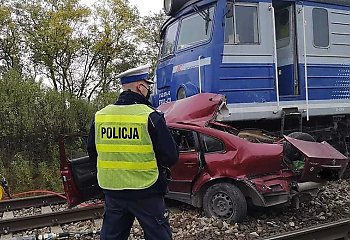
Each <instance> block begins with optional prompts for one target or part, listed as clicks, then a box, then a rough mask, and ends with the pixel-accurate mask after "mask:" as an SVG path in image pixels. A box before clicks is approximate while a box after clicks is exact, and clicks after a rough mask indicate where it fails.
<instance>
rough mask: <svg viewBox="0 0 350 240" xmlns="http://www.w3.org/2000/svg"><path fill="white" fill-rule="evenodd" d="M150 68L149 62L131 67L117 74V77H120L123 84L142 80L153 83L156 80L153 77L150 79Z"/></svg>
mask: <svg viewBox="0 0 350 240" xmlns="http://www.w3.org/2000/svg"><path fill="white" fill-rule="evenodd" d="M149 68H150V65H149V64H146V65H142V66H139V67H136V68H131V69H129V70H127V71H125V72H122V73H120V74H119V75H117V78H120V82H121V84H126V83H132V82H138V81H142V80H143V81H146V82H148V83H149V84H153V83H154V82H153V81H152V80H151V79H148V77H149Z"/></svg>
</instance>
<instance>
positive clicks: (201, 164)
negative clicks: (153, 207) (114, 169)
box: [61, 93, 349, 222]
mask: <svg viewBox="0 0 350 240" xmlns="http://www.w3.org/2000/svg"><path fill="white" fill-rule="evenodd" d="M159 110H160V111H162V112H163V113H164V116H165V119H166V122H167V125H168V128H169V130H170V132H171V133H172V135H173V138H174V140H175V141H176V143H177V145H178V147H179V151H180V153H179V161H178V162H177V163H176V164H175V165H174V166H173V167H172V168H171V179H170V180H169V191H168V193H167V195H166V197H167V198H170V199H175V200H178V201H181V202H185V203H188V204H191V205H193V206H195V207H198V208H202V209H203V210H204V212H205V214H206V215H207V216H209V217H218V218H222V219H225V220H227V221H232V222H239V221H242V220H243V219H244V218H245V217H246V214H247V205H248V204H247V203H248V202H249V203H251V204H253V205H255V206H260V207H270V206H275V205H279V204H285V203H293V204H294V205H295V206H296V207H298V204H299V202H300V201H304V200H307V199H311V198H312V197H314V196H316V195H317V193H318V191H319V189H320V187H322V186H323V185H324V184H326V183H327V181H335V180H338V179H340V178H341V176H342V174H343V173H344V171H345V169H346V167H347V164H348V161H349V160H348V159H347V157H345V156H344V155H343V154H341V153H340V152H339V151H337V150H336V149H335V148H333V147H332V146H331V145H329V144H328V143H327V142H321V143H320V142H315V141H314V140H313V138H312V137H311V136H309V135H308V134H306V133H301V132H296V133H292V134H290V135H289V136H283V137H282V138H276V137H275V136H268V135H264V134H259V133H254V132H253V133H252V132H249V131H238V130H237V129H235V128H234V127H232V126H230V125H227V124H225V123H223V122H222V121H221V120H222V119H223V118H224V117H225V116H226V115H227V114H228V110H227V108H226V102H225V96H223V95H220V94H211V93H201V94H197V95H194V96H192V97H188V98H185V99H182V100H178V101H175V102H170V103H165V104H163V105H161V106H160V107H159ZM64 138H65V137H63V140H61V176H62V179H63V184H64V190H65V193H66V195H67V201H68V204H69V205H76V204H79V203H80V202H82V201H85V200H88V199H92V198H96V197H98V196H102V195H101V190H100V189H99V188H98V185H97V181H96V166H95V164H94V163H92V162H91V160H90V159H89V157H87V156H86V157H79V158H75V159H69V158H68V157H67V153H66V152H65V150H64V146H63V145H64Z"/></svg>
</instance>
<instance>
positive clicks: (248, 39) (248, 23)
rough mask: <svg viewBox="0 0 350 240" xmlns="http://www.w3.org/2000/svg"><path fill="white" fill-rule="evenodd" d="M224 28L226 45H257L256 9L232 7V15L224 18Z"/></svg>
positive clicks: (252, 7) (241, 6) (251, 7)
mask: <svg viewBox="0 0 350 240" xmlns="http://www.w3.org/2000/svg"><path fill="white" fill-rule="evenodd" d="M225 28H226V29H225V42H227V43H235V44H257V43H259V34H258V33H259V29H258V8H257V7H256V6H246V5H234V14H233V16H230V17H229V18H226V27H225Z"/></svg>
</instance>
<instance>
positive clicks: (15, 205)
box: [0, 194, 66, 212]
mask: <svg viewBox="0 0 350 240" xmlns="http://www.w3.org/2000/svg"><path fill="white" fill-rule="evenodd" d="M61 195H64V194H61ZM65 202H66V200H65V199H64V198H62V197H60V196H58V195H51V194H50V195H41V196H35V197H26V198H16V199H9V200H2V201H0V212H4V211H9V210H18V209H22V208H29V207H40V206H45V205H51V204H61V203H65Z"/></svg>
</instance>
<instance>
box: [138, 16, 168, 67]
mask: <svg viewBox="0 0 350 240" xmlns="http://www.w3.org/2000/svg"><path fill="white" fill-rule="evenodd" d="M165 20H166V15H165V14H164V13H163V12H162V11H160V12H159V13H155V14H153V15H150V16H146V17H144V18H143V19H142V22H141V24H140V25H139V28H138V29H137V36H138V38H139V39H140V41H142V42H143V47H144V48H143V51H144V55H145V56H147V60H148V62H150V63H151V64H152V66H153V68H152V69H154V68H155V66H156V63H157V59H158V56H159V52H160V48H161V39H160V32H161V28H162V25H163V23H164V22H165Z"/></svg>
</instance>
